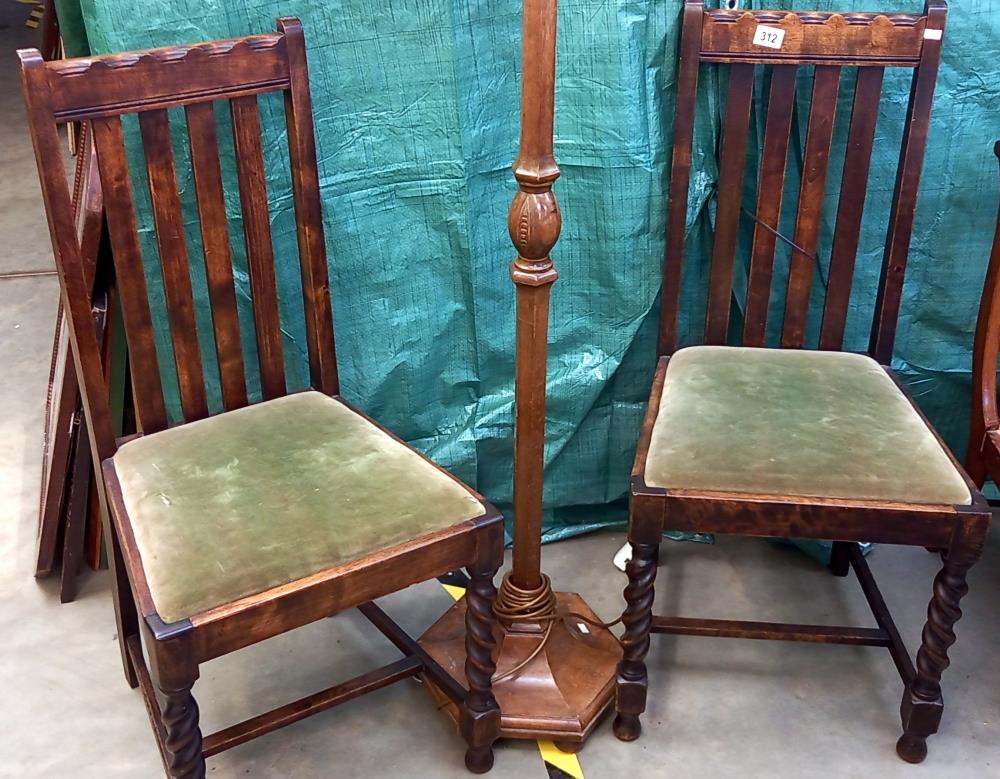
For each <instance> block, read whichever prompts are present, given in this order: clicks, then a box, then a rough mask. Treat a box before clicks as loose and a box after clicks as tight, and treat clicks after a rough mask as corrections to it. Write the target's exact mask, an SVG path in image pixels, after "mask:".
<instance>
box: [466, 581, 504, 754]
mask: <svg viewBox="0 0 1000 779" xmlns="http://www.w3.org/2000/svg"><path fill="white" fill-rule="evenodd" d="M484 568H485V570H474V569H471V568H470V570H469V575H470V578H471V581H470V582H469V586H468V587H467V588H466V590H465V602H466V610H465V631H466V632H465V651H466V658H465V676H466V679H467V680H468V683H469V694H468V695H467V696H466V698H465V705H464V706H462V711H461V718H460V722H459V727H460V730H461V732H462V736H463V737H464V738H465V741H466V743H467V744H468V745H469V748H468V750H467V751H466V753H465V766H466V768H468V769H469V770H470V771H472V772H473V773H475V774H483V773H486V772H487V771H489V770H490V769H491V768H492V767H493V742H494V741H496V740H497V738H499V736H500V707H499V706H498V705H497V701H496V698H494V697H493V674H494V673H495V672H496V667H497V664H496V659H495V648H496V639H495V638H494V636H493V628H494V625H495V624H496V617H495V616H494V614H493V601H494V600H495V599H496V594H497V591H496V587H494V586H493V577H494V576H495V575H496V572H497V569H498V568H499V565H495V566H491V567H484Z"/></svg>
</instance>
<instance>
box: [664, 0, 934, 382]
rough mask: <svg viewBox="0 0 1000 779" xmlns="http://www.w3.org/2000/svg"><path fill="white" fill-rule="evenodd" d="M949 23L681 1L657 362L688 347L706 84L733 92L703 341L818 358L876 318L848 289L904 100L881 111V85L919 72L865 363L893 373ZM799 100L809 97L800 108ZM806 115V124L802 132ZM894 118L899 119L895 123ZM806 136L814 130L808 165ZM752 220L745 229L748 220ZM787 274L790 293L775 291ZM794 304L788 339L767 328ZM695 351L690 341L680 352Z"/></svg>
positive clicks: (930, 6)
mask: <svg viewBox="0 0 1000 779" xmlns="http://www.w3.org/2000/svg"><path fill="white" fill-rule="evenodd" d="M946 13H947V7H946V5H945V3H944V0H926V5H925V8H924V11H923V13H920V14H913V13H889V12H886V13H819V12H811V11H786V10H727V9H716V8H712V9H706V8H705V5H704V0H684V16H683V28H682V32H681V56H680V62H679V68H678V77H677V78H678V83H677V94H678V99H677V106H676V113H675V121H674V128H675V135H674V145H673V149H672V152H671V154H672V157H671V168H670V188H669V194H668V197H669V202H668V212H667V235H666V250H665V256H664V269H663V295H662V302H661V324H660V337H659V346H660V351H661V354H665V355H669V354H671V353H672V352H673V351H674V350H675V349H676V348H678V346H680V345H684V344H683V343H681V341H682V339H681V337H680V334H679V332H678V327H679V323H680V322H681V321H682V319H681V317H680V315H679V310H678V309H679V305H680V298H681V294H680V290H681V286H682V279H683V278H684V271H683V262H684V253H685V252H684V246H685V239H684V233H685V231H686V229H687V226H688V225H687V218H688V210H689V209H688V197H689V194H688V191H689V188H690V186H691V160H692V158H693V149H694V139H695V132H694V123H695V121H697V119H696V118H693V114H694V113H695V106H696V101H695V94H696V90H697V88H698V83H699V80H700V79H701V78H702V77H703V74H701V75H700V74H699V70H706V71H711V70H713V69H715V68H719V67H721V68H723V69H724V70H723V78H725V74H726V69H728V85H727V97H726V106H725V114H724V116H723V120H722V128H721V142H720V144H719V166H718V170H719V173H718V187H717V191H716V193H715V206H716V208H715V223H714V236H713V241H712V248H711V267H710V269H709V273H708V274H707V275H708V290H707V301H706V302H707V307H706V309H707V314H706V319H705V330H704V342H705V343H709V344H725V343H729V342H730V341H731V340H734V341H738V342H740V343H742V344H743V345H744V346H751V347H765V346H781V347H783V348H805V347H806V346H810V347H811V346H814V345H815V344H814V341H815V340H817V335H818V345H819V346H820V348H823V349H840V348H843V340H844V333H845V330H846V323H847V313H848V310H849V309H851V310H853V309H854V308H857V310H860V311H864V310H867V307H864V306H855V304H854V303H853V302H852V281H853V275H854V264H855V261H856V259H855V258H856V254H857V252H858V250H859V244H860V238H861V236H862V234H863V233H862V229H863V228H867V229H870V227H871V226H868V225H867V223H863V222H862V217H863V211H864V203H865V198H866V195H867V194H868V193H867V190H868V173H869V168H870V165H871V160H872V154H873V148H874V143H875V137H876V134H875V125H876V121H877V119H878V116H879V114H880V113H891V112H892V111H893V110H894V108H895V105H894V103H893V102H892V101H885V100H884V99H883V95H882V80H883V73H884V70H885V68H887V67H895V68H904V69H909V70H910V71H912V73H913V84H912V88H911V93H910V100H909V103H908V106H907V109H906V116H905V122H904V124H903V140H902V148H901V150H900V157H899V167H898V171H897V182H896V187H895V190H894V192H893V195H892V201H891V203H885V204H884V205H887V206H888V207H889V211H890V216H889V220H888V231H887V236H886V244H885V253H884V255H883V263H882V278H881V280H880V282H879V285H878V294H877V298H876V300H875V314H874V317H873V320H872V323H871V324H872V328H871V337H870V341H869V348H868V352H869V354H871V355H872V356H873V357H875V358H876V359H878V360H880V361H882V362H883V363H885V362H888V361H889V360H890V359H891V356H892V345H893V341H894V338H895V332H896V319H897V317H898V315H899V307H900V300H901V291H902V283H903V273H904V271H905V267H906V255H907V252H908V250H909V243H910V237H911V235H912V230H913V218H914V212H915V206H916V198H917V191H918V188H919V182H920V169H921V167H922V163H923V156H924V151H925V149H926V144H927V134H928V126H929V119H930V108H931V102H932V97H933V91H934V85H935V82H936V79H937V69H938V65H939V62H940V54H941V42H942V37H943V35H944V25H945V16H946ZM709 83H712V81H709ZM842 83H847V84H848V85H852V84H853V87H854V97H853V101H854V105H853V109H852V114H851V120H850V129H849V132H848V137H847V144H846V149H845V147H843V146H841V145H840V144H839V143H834V135H833V134H834V130H835V125H837V124H838V115H839V113H840V110H841V109H840V102H841V91H842V90H841V85H842ZM755 84H757V85H759V84H765V85H767V84H769V86H768V87H766V91H767V95H766V97H765V96H764V95H758V96H756V97H757V98H758V100H759V102H760V103H764V102H765V100H766V110H765V111H764V113H763V117H762V121H761V122H760V125H762V133H761V135H762V138H761V140H760V146H759V148H757V147H756V138H755V148H754V150H753V151H754V152H755V153H754V154H753V155H752V156H753V157H755V158H757V159H759V163H758V169H757V171H756V175H755V176H754V180H749V179H748V176H749V174H748V173H747V172H746V170H745V168H746V161H747V156H748V155H749V154H750V150H749V148H748V141H749V138H748V136H749V137H754V135H755V133H756V127H755V125H752V124H751V123H750V121H749V117H750V115H751V112H752V111H753V109H754V106H755V105H757V104H758V103H757V101H755V95H754V94H753V92H754V90H755V89H756V87H755ZM806 84H808V87H807V86H805V85H806ZM797 91H801V93H802V94H800V95H798V96H797V95H796V92H797ZM900 113H901V112H900ZM797 115H800V116H802V117H803V120H802V122H801V123H800V122H799V121H798V120H797V119H796V116H797ZM806 117H807V118H806ZM896 118H897V121H899V120H902V119H903V117H902V116H901V115H899V114H897V117H896ZM793 126H794V127H795V128H796V131H795V134H794V135H793V134H792V127H793ZM845 126H846V121H845ZM799 127H802V128H803V129H804V130H805V134H804V139H805V142H804V146H803V147H802V150H801V153H800V152H799V143H800V141H799V138H800V136H799V131H798V128H799ZM793 140H794V143H795V147H794V153H793V154H792V157H793V163H792V164H793V165H795V166H796V167H797V166H798V165H799V164H800V161H801V171H798V170H796V172H795V174H794V179H793V181H792V183H791V184H787V183H786V177H787V175H788V173H787V168H788V165H789V164H790V163H789V162H788V159H789V146H790V145H791V144H792V142H793ZM842 154H843V155H844V157H843V159H842V158H841V155H842ZM841 165H843V175H842V176H841V182H840V184H841V185H840V189H839V192H838V200H839V202H838V204H837V211H836V229H835V231H834V234H833V236H832V240H831V239H830V237H828V234H827V231H826V230H825V229H824V225H825V224H828V221H827V214H828V213H831V212H832V211H833V208H832V207H833V203H832V202H828V203H827V202H825V201H826V200H827V198H826V194H827V193H826V190H827V188H828V180H829V178H830V176H829V175H828V173H829V170H830V168H831V166H832V167H834V168H836V169H837V171H838V172H839V171H840V168H841ZM745 179H746V180H745ZM796 179H797V180H796ZM754 185H755V192H754V194H753V200H752V202H753V203H754V205H752V206H750V205H747V204H746V203H745V202H744V201H746V200H750V199H751V198H750V196H749V195H747V196H746V197H745V196H744V193H747V192H749V190H750V189H753V188H754ZM873 194H874V193H873ZM878 195H879V196H881V193H878ZM792 200H794V201H795V202H794V204H793V203H792V202H791V201H792ZM831 201H832V195H831ZM880 205H882V204H880ZM793 206H794V214H793V213H792V211H793ZM751 210H752V213H751ZM710 213H711V211H710ZM742 214H746V216H747V217H748V219H747V220H745V221H744V220H743V219H742V216H741V215H742ZM751 224H752V225H753V226H752V230H751V229H750V225H751ZM877 229H881V225H880V226H878V228H877ZM779 242H780V244H781V254H780V255H779V254H778V245H779ZM828 242H829V244H830V246H829V248H828V247H827V243H828ZM827 252H829V255H827ZM827 256H829V262H828V263H827V262H826V261H825V260H826V257H827ZM785 257H788V263H787V268H788V270H787V275H786V272H785V270H784V269H785ZM779 258H780V261H779ZM737 262H739V263H740V264H741V265H740V269H741V271H742V269H743V268H745V269H746V275H745V279H746V299H745V307H744V310H743V323H742V333H740V334H737V333H736V332H735V330H736V328H734V327H732V326H731V321H730V320H731V318H732V316H733V314H732V310H733V306H734V302H736V301H738V300H739V299H740V297H741V294H742V290H741V289H740V285H741V284H742V283H743V278H744V276H743V273H742V272H741V273H737V272H736V268H737V266H736V264H737ZM825 269H828V278H827V279H826V283H825V284H823V286H822V288H818V287H819V282H814V276H817V275H818V276H820V277H821V278H822V276H823V273H824V270H825ZM779 273H780V274H781V276H782V278H775V276H776V275H777V274H779ZM774 290H779V292H774ZM782 294H783V295H784V301H783V310H782V311H780V312H778V314H779V315H780V316H781V322H780V325H781V327H780V332H778V328H775V327H771V328H769V327H768V324H769V322H768V318H769V314H770V311H771V309H777V308H778V303H779V300H777V299H776V297H777V298H780V296H781V295H782ZM814 321H815V324H816V327H815V328H814V327H813V323H814ZM774 324H778V323H777V322H775V323H774ZM814 333H815V334H814ZM694 335H696V333H692V336H694ZM689 337H691V336H689V335H688V334H685V335H684V340H687V339H688V338H689ZM855 348H856V347H855Z"/></svg>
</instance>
